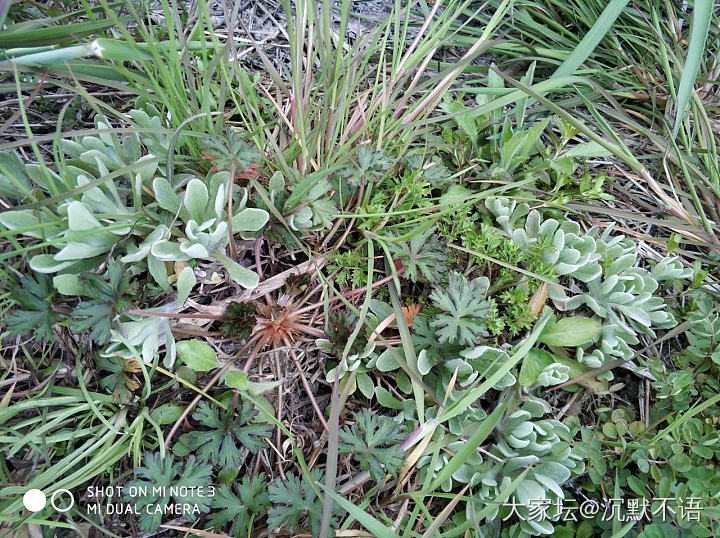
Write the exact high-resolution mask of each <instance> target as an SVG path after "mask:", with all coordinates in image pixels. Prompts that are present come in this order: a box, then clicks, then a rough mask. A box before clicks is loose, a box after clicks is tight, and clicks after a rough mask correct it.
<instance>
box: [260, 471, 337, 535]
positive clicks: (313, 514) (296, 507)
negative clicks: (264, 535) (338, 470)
mask: <svg viewBox="0 0 720 538" xmlns="http://www.w3.org/2000/svg"><path fill="white" fill-rule="evenodd" d="M323 478H324V477H323V472H322V471H320V470H319V469H312V470H311V471H310V474H309V476H307V475H305V474H303V475H302V477H300V478H298V477H296V476H295V475H294V474H293V473H288V474H287V476H286V478H285V479H284V480H275V481H274V482H273V483H272V484H270V486H269V488H268V494H269V497H270V501H272V503H273V506H272V507H271V508H270V510H269V511H268V527H270V528H271V529H279V528H281V527H286V528H287V529H288V530H289V531H293V530H295V529H297V528H298V526H299V524H300V521H301V519H307V525H308V526H309V527H310V531H311V532H312V533H313V534H317V533H318V531H319V529H320V517H321V515H322V511H323V505H322V497H320V496H319V495H318V493H319V491H318V487H317V485H316V483H322V482H323ZM343 512H344V511H343V510H342V509H341V508H340V507H338V506H337V505H334V506H333V509H332V514H333V519H334V518H335V517H336V516H339V515H342V514H343Z"/></svg>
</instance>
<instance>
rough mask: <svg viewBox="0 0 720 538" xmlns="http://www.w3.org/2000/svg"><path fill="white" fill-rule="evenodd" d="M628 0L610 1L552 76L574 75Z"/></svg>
mask: <svg viewBox="0 0 720 538" xmlns="http://www.w3.org/2000/svg"><path fill="white" fill-rule="evenodd" d="M627 4H628V0H613V1H612V2H610V3H609V4H608V5H607V7H606V8H605V9H604V10H603V12H602V13H601V14H600V16H599V17H598V19H597V21H595V24H593V25H592V28H590V31H589V32H588V33H587V34H585V37H583V38H582V40H581V41H580V43H578V45H577V47H575V48H574V49H573V51H572V52H571V53H570V56H568V57H567V58H565V61H564V62H563V63H561V64H560V66H559V67H558V68H557V70H555V72H554V73H553V75H552V77H551V78H555V77H562V76H566V75H572V74H573V73H574V72H575V71H576V70H577V68H578V67H580V66H581V65H582V64H583V62H584V61H585V60H587V59H588V57H589V56H590V55H591V54H592V53H593V51H594V50H595V47H597V46H598V44H599V43H600V41H602V39H603V37H605V35H606V34H607V33H608V31H609V30H610V28H611V27H612V25H613V24H614V23H615V20H616V19H617V18H618V16H620V13H622V11H623V9H625V6H626V5H627Z"/></svg>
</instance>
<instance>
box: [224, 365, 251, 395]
mask: <svg viewBox="0 0 720 538" xmlns="http://www.w3.org/2000/svg"><path fill="white" fill-rule="evenodd" d="M222 380H223V382H224V383H225V384H226V385H227V386H228V387H230V388H233V389H238V390H247V388H248V377H247V374H246V373H245V372H243V371H242V370H236V369H234V368H231V369H230V370H228V371H227V372H225V373H224V374H223V377H222Z"/></svg>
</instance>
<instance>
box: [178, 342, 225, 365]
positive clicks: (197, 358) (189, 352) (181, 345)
mask: <svg viewBox="0 0 720 538" xmlns="http://www.w3.org/2000/svg"><path fill="white" fill-rule="evenodd" d="M175 346H176V348H177V352H178V354H179V355H180V358H181V359H182V360H183V361H184V362H185V364H187V365H188V366H189V367H190V368H192V369H193V370H195V371H196V372H207V371H208V370H212V369H213V368H217V367H218V366H221V364H220V361H218V359H217V355H216V354H215V351H214V350H213V348H211V347H210V346H209V345H207V344H206V343H205V342H201V341H200V340H181V341H180V342H177V343H176V344H175Z"/></svg>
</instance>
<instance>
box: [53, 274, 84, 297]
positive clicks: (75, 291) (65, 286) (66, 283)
mask: <svg viewBox="0 0 720 538" xmlns="http://www.w3.org/2000/svg"><path fill="white" fill-rule="evenodd" d="M53 287H54V288H55V289H56V290H58V292H59V293H62V294H63V295H83V294H84V293H85V286H83V283H82V280H80V278H79V277H78V276H77V275H57V276H55V277H53Z"/></svg>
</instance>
